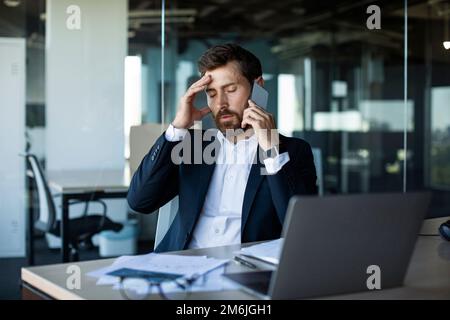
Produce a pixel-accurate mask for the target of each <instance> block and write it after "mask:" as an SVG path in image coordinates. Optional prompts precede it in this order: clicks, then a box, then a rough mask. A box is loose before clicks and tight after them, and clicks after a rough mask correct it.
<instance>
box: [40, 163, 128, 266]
mask: <svg viewBox="0 0 450 320" xmlns="http://www.w3.org/2000/svg"><path fill="white" fill-rule="evenodd" d="M47 180H48V184H49V186H50V188H52V189H53V190H55V191H56V192H58V193H60V194H61V197H62V199H61V201H62V216H61V240H62V244H61V261H62V262H68V261H69V242H68V239H67V235H68V234H69V227H70V226H69V221H70V220H69V201H70V200H74V199H75V200H91V201H92V200H98V199H108V198H125V197H126V195H127V192H128V187H129V185H130V180H131V177H130V170H129V169H128V168H126V169H123V170H74V171H49V172H47Z"/></svg>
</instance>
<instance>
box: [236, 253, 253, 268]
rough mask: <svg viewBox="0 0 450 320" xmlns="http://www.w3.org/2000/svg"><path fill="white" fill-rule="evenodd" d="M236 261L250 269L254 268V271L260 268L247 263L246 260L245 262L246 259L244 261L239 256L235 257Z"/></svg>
mask: <svg viewBox="0 0 450 320" xmlns="http://www.w3.org/2000/svg"><path fill="white" fill-rule="evenodd" d="M234 260H235V261H236V262H238V263H240V264H242V265H244V266H246V267H249V268H252V269H257V268H258V267H257V266H256V265H254V264H253V263H251V262H248V261H246V260H244V259H242V258H240V257H238V256H234Z"/></svg>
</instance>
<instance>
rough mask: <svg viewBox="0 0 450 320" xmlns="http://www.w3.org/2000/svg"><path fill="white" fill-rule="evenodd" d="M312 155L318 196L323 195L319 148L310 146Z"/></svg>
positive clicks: (320, 151) (320, 152)
mask: <svg viewBox="0 0 450 320" xmlns="http://www.w3.org/2000/svg"><path fill="white" fill-rule="evenodd" d="M312 153H313V157H314V166H315V167H316V175H317V187H318V189H319V196H323V168H322V150H320V148H312Z"/></svg>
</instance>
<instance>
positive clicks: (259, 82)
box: [255, 76, 264, 87]
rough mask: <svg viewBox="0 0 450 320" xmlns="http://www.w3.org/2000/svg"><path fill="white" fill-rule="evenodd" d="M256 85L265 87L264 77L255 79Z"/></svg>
mask: <svg viewBox="0 0 450 320" xmlns="http://www.w3.org/2000/svg"><path fill="white" fill-rule="evenodd" d="M255 81H256V83H257V84H259V85H260V86H261V87H264V79H263V77H262V76H259V77H258V78H256V79H255Z"/></svg>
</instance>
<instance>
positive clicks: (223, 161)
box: [165, 125, 289, 249]
mask: <svg viewBox="0 0 450 320" xmlns="http://www.w3.org/2000/svg"><path fill="white" fill-rule="evenodd" d="M186 133H187V130H186V129H177V128H175V127H174V126H172V125H170V126H169V128H167V130H166V133H165V138H166V139H167V140H168V141H180V140H182V139H183V137H184V136H185V135H186ZM217 138H218V140H219V142H220V144H221V147H220V149H219V151H218V155H217V158H216V159H217V160H216V165H215V169H214V172H213V175H212V177H211V181H210V184H209V189H208V192H207V194H206V197H205V202H204V204H203V208H202V211H201V213H200V217H199V220H198V221H197V224H196V226H195V229H194V232H193V234H192V240H191V242H190V243H189V248H190V249H192V248H206V247H215V246H224V245H230V244H239V243H241V216H242V205H243V202H244V194H245V188H246V186H247V180H248V176H249V174H250V169H251V167H252V164H253V162H254V159H255V155H256V150H257V149H258V148H257V147H258V140H257V138H256V135H252V136H251V137H250V138H248V139H243V140H240V141H238V142H237V143H236V144H234V143H232V142H230V141H229V140H228V139H226V138H225V136H224V135H223V134H222V132H220V131H219V130H218V131H217ZM288 161H289V154H288V153H287V152H284V153H282V154H279V155H277V156H276V157H275V158H268V159H265V160H264V165H265V167H266V170H267V173H268V174H275V173H277V172H278V171H279V170H280V169H281V168H282V167H283V165H284V164H286V163H287V162H288Z"/></svg>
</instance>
